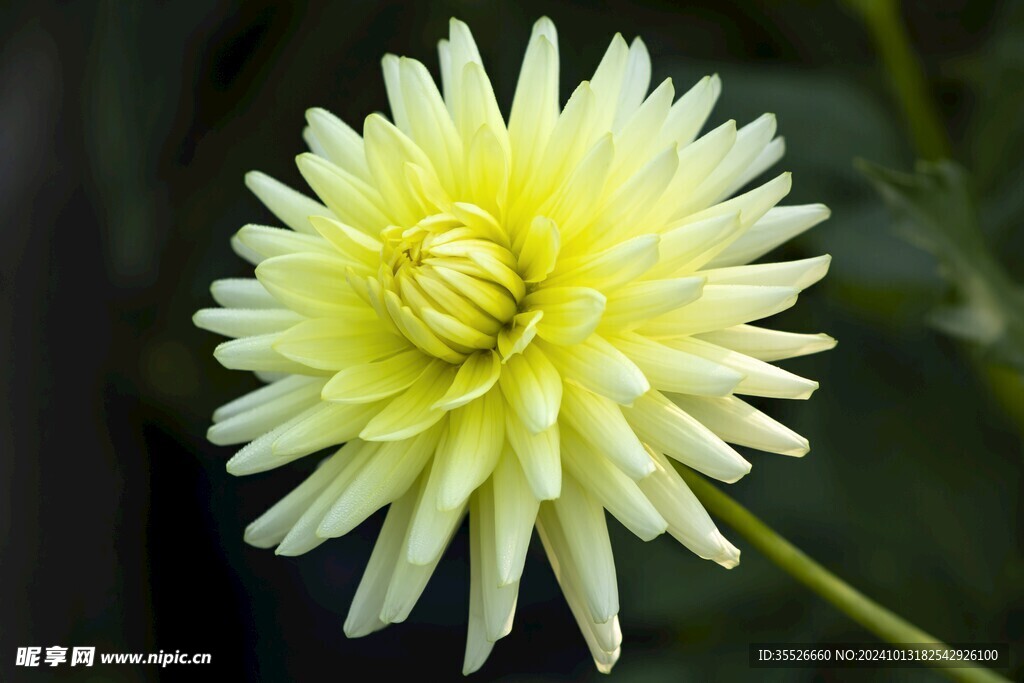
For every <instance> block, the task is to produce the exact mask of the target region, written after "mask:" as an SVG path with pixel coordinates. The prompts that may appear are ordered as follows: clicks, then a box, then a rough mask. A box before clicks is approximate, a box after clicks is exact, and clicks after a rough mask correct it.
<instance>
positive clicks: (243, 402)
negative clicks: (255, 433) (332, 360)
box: [213, 375, 326, 422]
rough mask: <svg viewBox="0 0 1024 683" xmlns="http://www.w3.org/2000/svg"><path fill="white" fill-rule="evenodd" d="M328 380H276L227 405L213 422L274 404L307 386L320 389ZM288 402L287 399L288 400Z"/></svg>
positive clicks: (289, 377) (217, 412)
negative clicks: (314, 386)
mask: <svg viewBox="0 0 1024 683" xmlns="http://www.w3.org/2000/svg"><path fill="white" fill-rule="evenodd" d="M325 381H326V380H325V379H324V378H320V377H303V376H302V375H287V376H285V377H284V378H282V379H279V380H276V381H274V382H273V383H271V384H268V385H267V386H263V387H260V388H259V389H256V390H255V391H250V392H249V393H248V394H243V395H241V396H239V397H238V398H236V399H235V400H233V401H230V402H228V403H225V404H224V405H222V406H221V407H220V408H217V410H215V411H214V413H213V421H214V422H220V421H222V420H226V419H228V418H230V417H234V416H235V415H240V414H241V413H244V412H247V411H250V410H253V409H255V408H259V407H260V406H263V405H266V404H268V403H272V402H274V401H276V400H277V399H279V398H281V397H284V396H287V395H289V394H291V393H292V392H295V391H297V390H300V389H302V388H303V387H306V386H307V385H313V384H315V385H316V386H317V387H318V388H319V387H322V386H323V385H324V382H325ZM311 391H312V390H311ZM286 400H287V399H286Z"/></svg>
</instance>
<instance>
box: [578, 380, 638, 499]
mask: <svg viewBox="0 0 1024 683" xmlns="http://www.w3.org/2000/svg"><path fill="white" fill-rule="evenodd" d="M562 416H563V418H564V419H563V421H564V424H565V426H567V427H572V428H573V429H574V430H576V432H577V433H579V434H583V435H585V436H584V440H585V442H586V445H587V446H589V448H590V449H591V450H594V451H597V452H598V453H599V454H602V455H604V456H605V457H607V458H608V459H609V460H610V461H611V462H613V463H614V464H615V466H616V467H618V468H619V469H620V470H622V471H623V472H625V473H626V474H627V475H629V476H630V477H632V478H633V479H643V478H644V477H646V476H647V475H648V474H650V473H651V472H652V471H653V470H654V466H653V465H652V464H651V459H650V457H648V455H647V451H645V450H644V447H643V444H641V443H640V441H639V440H638V439H637V438H636V434H634V433H633V430H632V429H630V427H629V425H628V424H627V423H626V419H625V418H624V417H623V416H622V411H621V410H619V406H617V405H616V404H615V403H613V402H612V401H610V400H608V399H606V398H604V397H603V396H597V395H596V394H592V393H590V392H588V391H586V390H585V389H579V388H577V387H574V386H572V385H566V387H565V393H564V394H563V395H562ZM563 432H564V430H563ZM566 439H567V437H566V435H565V434H564V433H563V434H562V443H563V449H564V444H565V443H566V442H567V441H566Z"/></svg>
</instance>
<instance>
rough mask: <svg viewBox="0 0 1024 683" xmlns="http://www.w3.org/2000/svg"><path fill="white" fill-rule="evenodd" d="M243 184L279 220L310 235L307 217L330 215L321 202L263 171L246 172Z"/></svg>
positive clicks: (310, 230)
mask: <svg viewBox="0 0 1024 683" xmlns="http://www.w3.org/2000/svg"><path fill="white" fill-rule="evenodd" d="M245 186H246V187H248V188H249V190H250V191H251V192H252V193H253V194H254V195H256V197H257V198H258V199H259V200H260V201H261V202H263V204H264V206H266V207H267V208H268V209H270V210H271V212H273V214H274V215H275V216H277V217H278V218H280V219H281V222H283V223H284V224H285V225H287V226H288V227H289V228H291V229H292V230H295V231H297V232H304V233H306V234H310V235H311V234H313V226H311V225H310V224H309V220H308V219H309V217H310V216H330V215H331V212H330V210H329V209H328V208H327V207H326V206H324V205H323V204H321V203H319V202H317V201H314V200H312V199H310V198H309V197H307V196H306V195H304V194H301V193H299V192H296V191H295V190H293V189H292V188H290V187H288V186H287V185H285V184H284V183H282V182H280V181H277V180H274V179H273V178H271V177H270V176H268V175H266V174H265V173H260V172H259V171H250V172H249V173H246V174H245Z"/></svg>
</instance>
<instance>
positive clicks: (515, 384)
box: [498, 344, 562, 433]
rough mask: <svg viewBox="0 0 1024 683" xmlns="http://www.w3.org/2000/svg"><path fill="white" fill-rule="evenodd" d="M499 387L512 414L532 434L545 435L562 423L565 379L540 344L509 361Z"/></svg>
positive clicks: (527, 348) (533, 345) (529, 347)
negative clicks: (513, 413)
mask: <svg viewBox="0 0 1024 683" xmlns="http://www.w3.org/2000/svg"><path fill="white" fill-rule="evenodd" d="M498 385H499V386H500V387H501V393H502V394H503V395H504V396H505V400H506V401H508V404H509V405H510V406H511V407H512V410H513V411H514V412H515V413H516V415H518V416H519V419H520V420H522V421H523V423H524V424H525V425H526V427H527V429H529V430H530V431H531V432H533V433H537V432H541V431H544V430H545V429H547V428H548V427H550V426H551V425H553V424H554V423H555V421H556V420H557V419H558V407H559V405H560V404H561V402H562V378H561V377H560V376H559V374H558V371H557V370H555V366H554V365H552V364H551V361H549V360H548V358H547V356H546V355H545V354H544V353H543V352H541V351H540V350H539V349H538V348H537V346H536V344H531V345H530V346H528V347H526V349H525V350H524V351H523V352H522V353H520V354H517V355H515V356H512V357H511V358H509V359H508V361H507V362H506V363H505V367H504V368H502V371H501V376H500V377H499V378H498Z"/></svg>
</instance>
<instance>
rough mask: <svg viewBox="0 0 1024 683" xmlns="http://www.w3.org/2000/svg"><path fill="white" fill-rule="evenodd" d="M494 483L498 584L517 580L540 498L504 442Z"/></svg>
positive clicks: (493, 477) (492, 483)
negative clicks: (531, 487) (535, 494)
mask: <svg viewBox="0 0 1024 683" xmlns="http://www.w3.org/2000/svg"><path fill="white" fill-rule="evenodd" d="M491 485H492V486H493V487H494V547H495V561H496V562H497V577H498V585H499V586H507V585H508V584H511V583H515V582H518V581H519V579H520V577H521V576H522V575H523V565H524V564H525V562H526V551H527V550H528V549H529V547H530V537H531V536H532V535H533V525H534V522H535V521H536V520H537V510H538V509H539V508H540V501H539V500H537V498H536V496H534V494H533V492H532V491H531V489H530V484H529V481H528V480H527V478H526V474H525V473H524V472H523V468H522V466H521V465H520V464H519V462H518V460H517V459H516V455H515V453H514V452H513V450H512V448H511V446H509V445H506V447H505V450H504V452H503V453H502V455H501V458H499V460H498V465H497V467H495V468H494V473H493V474H492V475H491Z"/></svg>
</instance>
